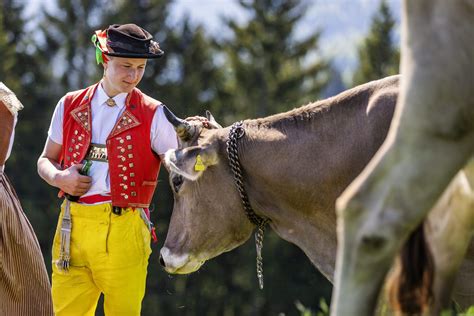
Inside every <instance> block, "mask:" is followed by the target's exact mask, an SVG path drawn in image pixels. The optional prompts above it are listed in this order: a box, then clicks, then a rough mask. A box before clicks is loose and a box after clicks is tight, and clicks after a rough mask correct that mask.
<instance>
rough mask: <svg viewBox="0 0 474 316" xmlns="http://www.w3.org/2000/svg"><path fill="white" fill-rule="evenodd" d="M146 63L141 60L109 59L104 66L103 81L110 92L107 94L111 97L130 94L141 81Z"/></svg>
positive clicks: (144, 60)
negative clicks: (111, 95) (123, 93)
mask: <svg viewBox="0 0 474 316" xmlns="http://www.w3.org/2000/svg"><path fill="white" fill-rule="evenodd" d="M146 61H147V60H146V59H142V58H120V57H112V58H110V57H109V61H108V62H107V63H106V64H104V68H105V78H104V81H105V84H106V86H107V88H108V90H110V91H107V92H108V93H109V94H110V93H111V94H113V95H117V94H119V93H122V92H126V93H129V92H131V91H132V90H133V88H135V87H136V86H137V85H138V83H139V82H140V80H142V77H143V73H144V72H145V66H146Z"/></svg>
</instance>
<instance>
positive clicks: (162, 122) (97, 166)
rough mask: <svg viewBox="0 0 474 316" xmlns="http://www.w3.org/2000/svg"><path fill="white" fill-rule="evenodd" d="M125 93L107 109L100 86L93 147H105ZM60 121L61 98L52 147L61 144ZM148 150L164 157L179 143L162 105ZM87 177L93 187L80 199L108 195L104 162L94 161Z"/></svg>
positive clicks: (52, 127)
mask: <svg viewBox="0 0 474 316" xmlns="http://www.w3.org/2000/svg"><path fill="white" fill-rule="evenodd" d="M126 98H127V94H126V93H120V94H118V95H116V96H115V97H114V98H113V99H114V101H115V103H116V105H115V106H113V107H110V106H108V105H107V104H106V103H105V101H107V99H109V97H108V96H107V94H106V93H105V91H104V89H103V88H102V83H101V84H99V86H98V87H97V90H96V91H95V93H94V96H93V97H92V101H91V115H92V139H91V142H92V143H95V144H103V145H105V143H106V140H107V137H108V136H109V134H110V132H111V131H112V128H113V127H114V125H115V123H116V122H117V119H118V118H119V117H120V115H121V114H122V112H123V111H124V110H125V100H126ZM63 117H64V97H63V98H61V100H59V102H58V104H57V105H56V109H55V110H54V113H53V118H52V120H51V125H50V127H49V130H48V137H49V138H50V139H51V140H52V141H53V142H55V143H57V144H60V145H62V143H63ZM150 140H151V148H152V150H153V151H154V152H155V153H157V154H158V155H162V154H164V153H166V151H167V150H168V149H176V148H177V147H178V140H177V136H176V132H175V130H174V127H173V125H171V123H169V122H168V120H167V119H166V117H165V114H164V112H163V105H161V104H160V105H159V106H158V108H157V109H156V112H155V115H154V117H153V120H152V123H151V130H150ZM89 176H91V177H92V186H91V188H90V189H89V191H88V192H87V193H86V194H84V195H83V196H89V195H94V194H104V195H107V194H110V178H109V164H108V163H106V162H100V161H93V162H92V165H91V168H90V171H89Z"/></svg>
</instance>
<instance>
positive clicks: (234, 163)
mask: <svg viewBox="0 0 474 316" xmlns="http://www.w3.org/2000/svg"><path fill="white" fill-rule="evenodd" d="M244 135H245V129H244V127H243V124H242V121H240V122H237V123H234V124H233V125H232V127H231V129H230V132H229V138H228V140H227V153H228V157H229V165H230V168H231V170H232V173H233V175H234V180H235V185H236V187H237V190H238V191H239V194H240V199H241V201H242V205H243V207H244V211H245V214H246V215H247V218H248V219H249V221H250V222H251V223H253V224H254V225H255V226H257V232H256V233H255V245H256V249H257V277H258V282H259V286H260V289H263V257H262V248H263V236H264V234H265V227H266V225H267V223H268V222H269V221H270V219H269V218H266V217H260V216H259V215H257V214H256V213H255V211H254V210H253V208H252V206H251V205H250V201H249V197H248V194H247V191H246V190H245V187H244V181H243V176H242V168H241V166H240V161H239V154H238V145H237V141H238V140H239V139H240V138H242V137H243V136H244Z"/></svg>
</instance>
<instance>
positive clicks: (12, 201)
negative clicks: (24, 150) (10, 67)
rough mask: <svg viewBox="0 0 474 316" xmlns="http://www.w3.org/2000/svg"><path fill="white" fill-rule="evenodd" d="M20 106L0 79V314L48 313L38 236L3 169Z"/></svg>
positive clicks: (48, 295)
mask: <svg viewBox="0 0 474 316" xmlns="http://www.w3.org/2000/svg"><path fill="white" fill-rule="evenodd" d="M22 108H23V106H22V104H21V103H20V101H19V100H18V99H17V98H16V96H15V94H14V93H13V92H12V91H10V89H8V88H7V87H6V86H5V85H4V84H3V83H2V82H0V315H26V316H28V315H31V316H36V315H52V314H53V306H52V302H51V286H50V284H49V280H48V273H47V271H46V267H45V265H44V259H43V256H42V254H41V249H40V246H39V243H38V240H37V239H36V235H35V233H34V231H33V228H32V227H31V225H30V222H29V221H28V219H27V218H26V216H25V213H23V210H22V207H21V204H20V201H19V200H18V197H17V195H16V193H15V190H14V189H13V186H12V185H11V183H10V181H9V179H8V177H7V176H6V174H5V173H4V167H5V162H6V160H7V159H8V157H9V156H10V152H11V149H12V145H13V139H14V128H15V124H16V121H17V113H18V111H19V110H21V109H22Z"/></svg>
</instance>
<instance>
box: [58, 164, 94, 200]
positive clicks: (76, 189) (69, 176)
mask: <svg viewBox="0 0 474 316" xmlns="http://www.w3.org/2000/svg"><path fill="white" fill-rule="evenodd" d="M81 169H82V164H77V165H73V166H71V167H69V168H67V169H65V170H62V171H61V172H59V173H57V174H56V177H55V179H54V182H55V183H56V186H57V187H58V188H60V189H61V190H63V191H64V192H65V193H68V194H70V195H72V196H81V195H84V194H86V192H87V191H89V189H90V187H91V185H92V178H91V177H89V176H83V175H81V174H80V173H79V171H80V170H81Z"/></svg>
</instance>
